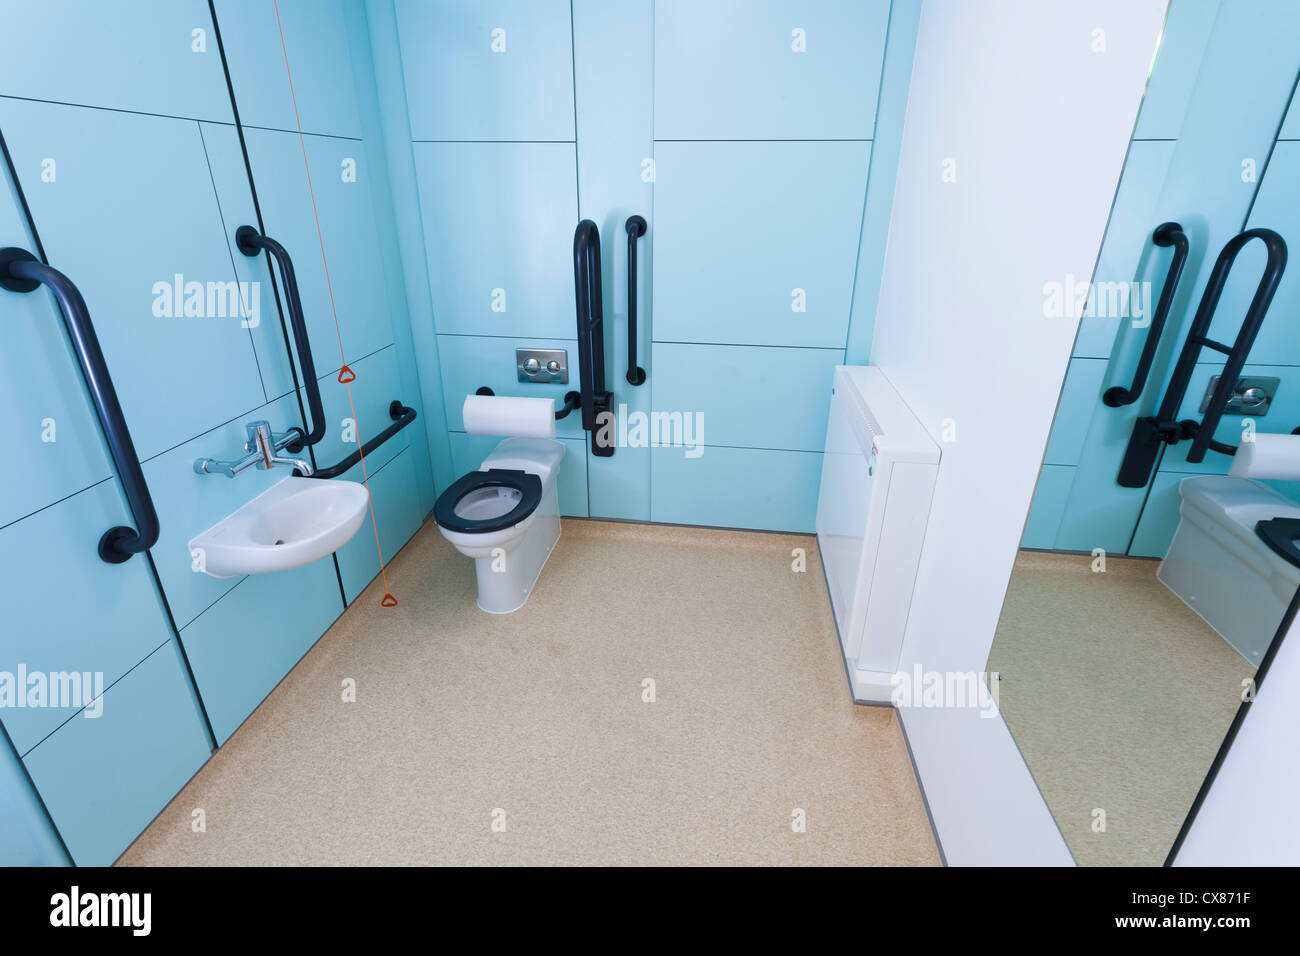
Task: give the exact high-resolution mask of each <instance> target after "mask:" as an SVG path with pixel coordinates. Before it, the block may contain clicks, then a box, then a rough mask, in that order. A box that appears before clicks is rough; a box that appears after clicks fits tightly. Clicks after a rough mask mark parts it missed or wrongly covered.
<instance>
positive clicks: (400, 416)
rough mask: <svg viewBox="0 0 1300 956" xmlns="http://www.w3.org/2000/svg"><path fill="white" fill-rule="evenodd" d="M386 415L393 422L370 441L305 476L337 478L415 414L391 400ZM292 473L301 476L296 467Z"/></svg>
mask: <svg viewBox="0 0 1300 956" xmlns="http://www.w3.org/2000/svg"><path fill="white" fill-rule="evenodd" d="M388 417H389V418H391V419H392V420H393V424H391V425H389V426H388V427H387V428H385V429H384V430H383V431H381V432H380V433H379V434H378V435H376V436H375V437H374V438H372V439H370V441H368V442H366V443H365V444H364V445H362V446H361V447H360V448H358V449H357V450H356V451H354V452H353V453H352V454H350V455H348V456H347V457H346V458H344V459H343V460H342V461H340V462H339V463H338V464H336V465H330V466H329V467H328V468H317V469H316V470H315V471H314V472H312V474H310V475H307V476H305V477H308V478H337V477H338V476H339V475H341V474H343V473H344V472H345V471H347V470H348V469H349V468H352V467H353V466H354V465H356V463H357V462H359V461H360V460H361V459H362V457H363V456H365V455H369V454H370V453H371V452H372V451H374V450H375V449H376V448H378V447H379V446H380V445H382V444H383V443H384V442H386V441H388V439H390V438H392V437H393V436H394V435H396V434H397V433H398V432H400V431H401V430H402V429H403V428H405V427H406V426H407V425H409V424H411V422H413V421H415V418H416V414H415V409H414V408H408V407H407V406H406V405H403V404H402V403H401V402H399V401H393V402H392V403H391V404H390V405H389V406H388ZM293 473H294V474H295V475H298V476H300V477H302V472H300V471H299V470H298V469H297V468H295V469H294V471H293Z"/></svg>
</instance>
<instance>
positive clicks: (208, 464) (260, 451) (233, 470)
mask: <svg viewBox="0 0 1300 956" xmlns="http://www.w3.org/2000/svg"><path fill="white" fill-rule="evenodd" d="M245 427H246V428H247V429H248V441H246V442H244V451H246V452H248V455H246V456H245V457H243V458H241V459H239V460H238V461H217V460H216V459H215V458H199V459H197V460H196V461H195V462H194V470H195V471H196V472H198V473H199V474H200V475H225V476H226V477H227V478H234V477H235V475H237V474H239V473H240V472H241V471H245V470H246V469H248V468H251V467H252V466H253V465H256V466H257V467H258V468H261V469H262V470H264V471H265V470H266V469H268V468H274V467H275V466H276V465H292V466H293V467H294V468H296V469H298V471H299V472H300V473H301V474H302V475H303V477H310V476H311V472H312V468H311V465H310V464H309V463H308V462H305V461H303V460H302V459H301V458H283V457H281V456H279V455H278V454H276V453H277V452H279V451H281V450H282V449H284V448H285V446H287V445H292V444H293V443H294V442H300V441H302V440H303V438H304V437H305V436H304V435H303V433H302V430H301V429H299V428H290V429H289V430H288V431H287V432H284V433H283V434H280V435H277V434H275V433H274V432H272V431H271V424H270V422H249V423H248V425H246V426H245Z"/></svg>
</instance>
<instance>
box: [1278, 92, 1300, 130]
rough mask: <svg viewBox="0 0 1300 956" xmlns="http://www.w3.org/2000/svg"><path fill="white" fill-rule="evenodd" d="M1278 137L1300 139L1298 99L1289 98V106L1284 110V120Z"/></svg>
mask: <svg viewBox="0 0 1300 956" xmlns="http://www.w3.org/2000/svg"><path fill="white" fill-rule="evenodd" d="M1278 139H1300V100H1297V99H1296V98H1295V97H1294V96H1293V97H1292V98H1291V108H1290V109H1289V110H1287V111H1286V120H1285V122H1283V124H1282V132H1281V133H1279V134H1278Z"/></svg>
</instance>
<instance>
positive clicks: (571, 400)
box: [474, 385, 582, 422]
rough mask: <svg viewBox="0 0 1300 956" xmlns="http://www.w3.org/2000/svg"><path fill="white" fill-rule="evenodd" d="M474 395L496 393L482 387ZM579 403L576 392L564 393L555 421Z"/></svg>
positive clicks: (575, 407)
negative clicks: (562, 402)
mask: <svg viewBox="0 0 1300 956" xmlns="http://www.w3.org/2000/svg"><path fill="white" fill-rule="evenodd" d="M474 394H475V395H495V394H496V392H494V391H492V389H490V388H488V387H487V386H486V385H484V386H483V387H482V388H477V389H475V390H474ZM581 403H582V396H581V395H580V394H578V393H577V392H565V393H564V404H563V405H561V406H560V409H559V411H557V412H556V413H555V420H556V421H557V422H558V421H559V420H560V419H562V418H565V417H566V416H567V415H568V414H569V412H572V411H574V410H576V409H577V408H578V407H579V405H581Z"/></svg>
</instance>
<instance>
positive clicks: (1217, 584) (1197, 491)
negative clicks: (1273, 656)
mask: <svg viewBox="0 0 1300 956" xmlns="http://www.w3.org/2000/svg"><path fill="white" fill-rule="evenodd" d="M1178 494H1179V496H1180V497H1181V499H1182V503H1181V506H1180V508H1179V514H1180V515H1181V517H1180V520H1179V522H1178V531H1177V532H1176V533H1175V534H1174V540H1173V544H1172V545H1170V547H1169V553H1168V554H1167V555H1165V558H1164V560H1163V561H1161V562H1160V568H1159V570H1158V571H1157V572H1156V577H1157V578H1158V579H1159V580H1160V582H1161V583H1162V584H1164V585H1165V587H1167V588H1169V590H1171V591H1173V592H1174V594H1176V595H1177V596H1178V597H1179V598H1180V599H1181V600H1182V602H1183V603H1184V604H1186V605H1187V606H1188V607H1189V608H1191V609H1192V610H1193V611H1195V612H1196V613H1197V614H1199V615H1200V616H1201V618H1202V619H1203V620H1204V621H1205V622H1206V623H1207V624H1209V625H1210V626H1211V627H1212V628H1214V629H1215V630H1216V631H1218V632H1219V636H1221V637H1222V638H1223V639H1224V640H1225V641H1227V642H1228V643H1229V644H1230V645H1231V646H1232V647H1233V649H1235V650H1236V651H1237V653H1239V654H1240V655H1241V656H1242V657H1244V658H1245V659H1246V660H1247V661H1249V662H1250V663H1251V664H1253V665H1256V666H1258V664H1259V663H1260V661H1261V660H1263V657H1264V653H1265V652H1266V651H1267V650H1268V646H1269V644H1270V643H1271V642H1272V640H1273V634H1274V632H1276V631H1277V627H1278V625H1279V624H1280V623H1281V622H1282V617H1283V615H1284V614H1285V613H1286V608H1287V605H1288V604H1290V602H1291V598H1292V597H1293V596H1294V595H1295V592H1296V588H1297V587H1300V567H1296V566H1295V565H1293V564H1291V563H1290V562H1289V561H1287V560H1286V559H1284V558H1282V557H1281V556H1280V555H1278V554H1275V553H1274V552H1273V550H1272V549H1271V548H1270V547H1269V546H1268V544H1266V543H1265V542H1264V541H1263V539H1261V538H1260V537H1259V535H1258V534H1257V533H1256V531H1255V526H1256V525H1257V524H1258V523H1259V522H1260V521H1268V520H1270V519H1273V518H1300V504H1297V503H1296V502H1294V501H1292V500H1291V499H1290V498H1287V497H1285V496H1283V495H1281V494H1279V493H1278V492H1277V491H1275V490H1273V489H1272V488H1270V487H1269V486H1268V485H1265V484H1262V483H1260V482H1258V481H1254V480H1252V479H1250V478H1234V477H1229V476H1227V475H1205V476H1201V477H1196V478H1184V479H1183V480H1182V481H1181V482H1179V484H1178Z"/></svg>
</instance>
